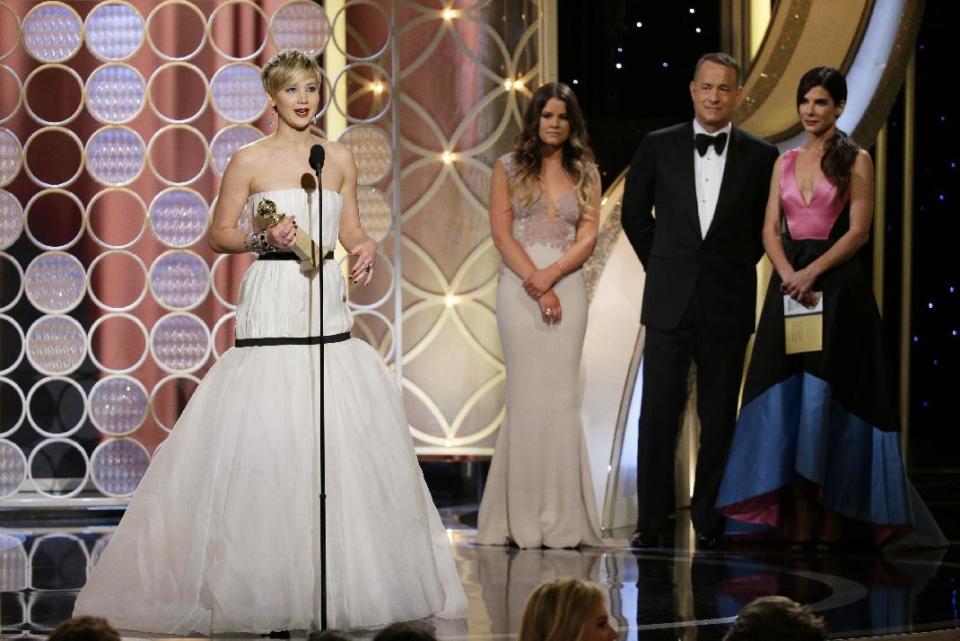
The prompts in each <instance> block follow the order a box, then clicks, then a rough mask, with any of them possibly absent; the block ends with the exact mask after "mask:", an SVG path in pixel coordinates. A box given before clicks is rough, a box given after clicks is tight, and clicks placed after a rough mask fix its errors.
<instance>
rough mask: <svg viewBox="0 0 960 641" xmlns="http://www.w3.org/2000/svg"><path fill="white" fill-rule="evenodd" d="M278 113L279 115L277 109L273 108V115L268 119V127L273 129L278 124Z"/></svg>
mask: <svg viewBox="0 0 960 641" xmlns="http://www.w3.org/2000/svg"><path fill="white" fill-rule="evenodd" d="M276 113H277V108H276V107H273V113H271V114H270V117H269V118H268V119H267V127H269V128H270V129H273V128H274V127H275V126H276V124H277V120H276V118H274V115H275V114H276Z"/></svg>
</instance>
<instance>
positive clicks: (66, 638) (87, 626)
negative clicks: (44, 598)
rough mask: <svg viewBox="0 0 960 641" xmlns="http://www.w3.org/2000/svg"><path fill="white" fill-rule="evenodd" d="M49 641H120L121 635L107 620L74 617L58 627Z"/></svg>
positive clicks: (51, 634)
mask: <svg viewBox="0 0 960 641" xmlns="http://www.w3.org/2000/svg"><path fill="white" fill-rule="evenodd" d="M48 641H120V634H119V633H118V632H117V631H116V630H114V629H113V626H111V625H110V624H109V623H107V620H106V619H101V618H99V617H74V618H72V619H67V620H66V621H64V622H63V623H61V624H60V625H58V626H57V627H56V628H55V629H54V630H53V632H51V633H50V636H49V637H48Z"/></svg>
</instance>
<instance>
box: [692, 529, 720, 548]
mask: <svg viewBox="0 0 960 641" xmlns="http://www.w3.org/2000/svg"><path fill="white" fill-rule="evenodd" d="M722 546H723V537H722V536H713V535H712V534H705V533H703V532H697V549H698V550H716V549H717V548H719V547H722Z"/></svg>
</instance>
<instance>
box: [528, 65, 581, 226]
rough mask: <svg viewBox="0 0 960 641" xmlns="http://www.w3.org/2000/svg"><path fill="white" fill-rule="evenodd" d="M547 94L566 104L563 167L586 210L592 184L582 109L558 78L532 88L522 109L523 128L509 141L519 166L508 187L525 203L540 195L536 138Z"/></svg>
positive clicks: (540, 151)
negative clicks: (530, 94) (568, 130)
mask: <svg viewBox="0 0 960 641" xmlns="http://www.w3.org/2000/svg"><path fill="white" fill-rule="evenodd" d="M551 98H557V99H558V100H562V101H563V103H564V104H565V105H566V106H567V122H569V123H570V135H569V136H568V137H567V140H566V142H564V143H563V159H562V164H563V168H564V169H565V170H566V171H567V173H568V174H570V178H571V179H572V180H573V184H574V192H575V193H576V195H577V202H579V203H580V207H581V208H582V209H583V210H584V211H585V212H586V213H589V214H593V215H596V213H597V212H588V211H587V210H588V207H589V203H590V192H591V189H592V188H593V187H594V184H593V183H594V181H595V179H596V175H595V160H594V155H593V150H592V149H591V148H590V140H589V137H588V136H587V125H586V123H585V122H584V120H583V112H582V111H580V104H579V103H578V102H577V97H576V96H575V95H574V93H573V90H572V89H570V87H568V86H567V85H565V84H563V83H562V82H548V83H547V84H545V85H541V86H540V88H538V89H537V90H536V91H534V92H533V97H532V98H531V99H530V103H529V104H528V105H527V109H526V111H524V113H523V129H522V130H521V131H520V133H519V134H518V135H517V137H516V138H515V139H514V141H513V155H514V157H515V158H516V161H517V163H518V164H519V166H520V168H519V169H518V170H517V174H516V180H515V183H514V184H513V185H511V189H513V190H515V192H516V193H517V194H518V195H519V197H520V200H521V201H522V202H524V203H525V204H530V203H531V202H533V201H535V200H537V199H538V198H539V197H540V192H541V190H540V170H541V168H542V166H543V141H541V140H540V114H541V113H543V109H544V107H546V105H547V101H549V100H550V99H551Z"/></svg>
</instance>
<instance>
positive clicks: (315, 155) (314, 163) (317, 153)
mask: <svg viewBox="0 0 960 641" xmlns="http://www.w3.org/2000/svg"><path fill="white" fill-rule="evenodd" d="M324 156H325V152H324V149H323V145H314V146H313V147H311V148H310V166H311V167H313V170H314V171H315V172H316V174H317V215H318V221H319V224H320V240H319V242H318V243H317V244H318V245H319V247H318V249H319V251H320V256H318V257H317V258H319V265H320V274H319V278H320V629H321V630H326V629H327V455H326V435H325V434H324V420H323V419H324V414H326V413H327V406H326V403H324V398H323V353H324V351H326V345H324V344H323V304H324V299H323V263H324V256H323V254H324V251H323V183H322V182H321V180H320V172H321V170H322V169H323V161H324Z"/></svg>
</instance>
